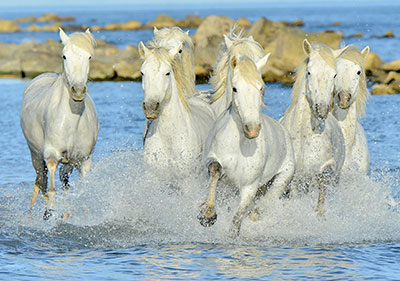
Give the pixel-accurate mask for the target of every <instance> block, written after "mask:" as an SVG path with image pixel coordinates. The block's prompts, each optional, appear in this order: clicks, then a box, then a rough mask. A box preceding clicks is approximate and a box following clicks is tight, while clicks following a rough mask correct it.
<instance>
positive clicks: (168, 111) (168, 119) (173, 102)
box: [156, 79, 191, 134]
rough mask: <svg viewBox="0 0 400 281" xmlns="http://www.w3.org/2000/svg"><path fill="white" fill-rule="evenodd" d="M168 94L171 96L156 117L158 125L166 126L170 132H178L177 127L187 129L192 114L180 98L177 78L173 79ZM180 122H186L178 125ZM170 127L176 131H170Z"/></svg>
mask: <svg viewBox="0 0 400 281" xmlns="http://www.w3.org/2000/svg"><path fill="white" fill-rule="evenodd" d="M168 94H169V96H170V98H169V99H168V100H167V101H165V104H164V105H163V108H162V111H161V112H160V116H159V118H158V119H156V120H157V124H158V127H160V128H165V129H166V131H167V132H168V133H169V134H171V133H173V134H176V129H182V130H184V131H187V130H188V128H189V126H186V124H187V123H188V122H189V119H190V117H191V116H190V112H189V111H188V110H187V109H186V108H185V107H184V105H183V104H182V101H181V100H180V97H179V94H178V88H177V86H176V82H175V79H172V85H171V87H170V93H166V95H168ZM179 123H184V124H185V125H182V126H176V124H179ZM170 128H173V130H174V131H169V130H170Z"/></svg>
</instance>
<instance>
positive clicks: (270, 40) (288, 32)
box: [248, 17, 343, 82]
mask: <svg viewBox="0 0 400 281" xmlns="http://www.w3.org/2000/svg"><path fill="white" fill-rule="evenodd" d="M248 35H252V36H253V37H254V39H255V40H256V41H258V42H259V43H260V44H261V45H262V46H263V47H264V49H265V52H266V53H267V52H271V57H270V59H269V61H268V66H267V70H268V68H270V69H271V72H272V73H274V74H273V75H272V77H271V78H270V79H268V78H266V79H267V80H268V81H270V80H272V81H271V82H273V81H282V82H287V81H291V79H292V73H293V72H294V70H295V68H296V67H297V66H298V65H299V64H300V63H301V62H302V61H303V60H304V59H305V57H306V56H305V54H304V52H303V48H302V42H303V40H304V39H305V38H308V40H310V42H318V43H323V44H326V45H328V46H330V47H331V48H334V49H336V48H337V47H338V45H339V42H340V40H341V39H342V37H343V35H342V34H341V33H338V32H319V33H315V32H312V33H305V32H304V31H303V30H301V29H299V28H292V27H288V26H285V25H284V24H282V23H280V22H274V21H270V20H268V19H266V18H264V17H263V18H260V19H259V20H257V21H256V22H255V23H254V24H253V26H252V27H251V29H250V30H249V32H248ZM272 69H278V70H280V71H272ZM277 74H279V75H280V76H277ZM282 74H283V75H282ZM263 76H264V77H266V76H267V75H266V73H263Z"/></svg>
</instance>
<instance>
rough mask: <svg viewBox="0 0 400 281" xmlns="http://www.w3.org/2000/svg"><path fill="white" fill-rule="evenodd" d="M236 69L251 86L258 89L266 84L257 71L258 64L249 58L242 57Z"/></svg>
mask: <svg viewBox="0 0 400 281" xmlns="http://www.w3.org/2000/svg"><path fill="white" fill-rule="evenodd" d="M236 67H237V69H238V71H239V73H240V76H242V77H243V79H244V80H245V81H246V82H248V83H249V84H250V85H252V86H254V87H255V88H257V89H258V85H259V84H264V81H263V80H262V78H261V75H260V73H259V72H258V70H257V66H256V64H255V63H254V61H253V60H252V59H251V58H249V57H248V56H245V55H244V56H241V57H240V60H239V62H238V64H237V66H236Z"/></svg>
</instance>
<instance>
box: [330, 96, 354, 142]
mask: <svg viewBox="0 0 400 281" xmlns="http://www.w3.org/2000/svg"><path fill="white" fill-rule="evenodd" d="M333 116H335V118H336V119H337V120H338V123H339V126H340V127H341V128H342V132H343V135H344V138H345V139H346V143H351V140H354V138H355V136H356V130H357V123H358V117H357V105H356V102H353V103H352V104H351V105H350V107H349V108H347V109H341V108H340V107H339V106H337V105H336V103H335V105H334V108H333Z"/></svg>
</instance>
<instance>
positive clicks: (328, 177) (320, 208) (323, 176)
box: [317, 167, 335, 217]
mask: <svg viewBox="0 0 400 281" xmlns="http://www.w3.org/2000/svg"><path fill="white" fill-rule="evenodd" d="M332 181H333V182H334V181H335V173H334V170H333V167H327V168H326V169H325V170H324V171H323V172H322V173H320V174H319V175H317V182H318V189H319V193H318V205H317V215H318V216H319V217H321V216H323V215H324V213H325V211H324V205H325V191H326V187H327V186H328V185H330V184H332Z"/></svg>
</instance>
